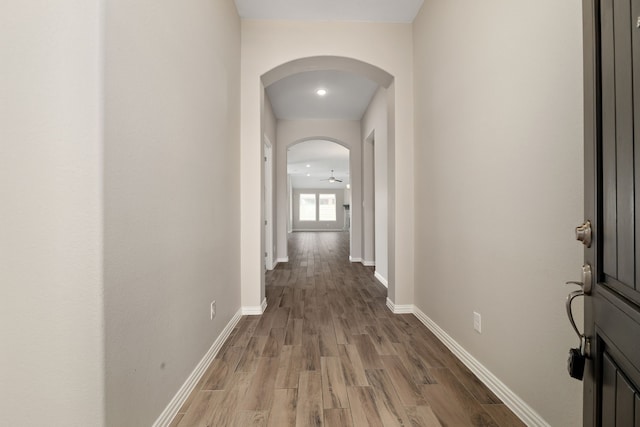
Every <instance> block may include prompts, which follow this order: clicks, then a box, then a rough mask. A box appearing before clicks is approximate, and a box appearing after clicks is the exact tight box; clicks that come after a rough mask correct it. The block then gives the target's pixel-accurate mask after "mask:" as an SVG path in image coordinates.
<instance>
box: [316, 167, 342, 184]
mask: <svg viewBox="0 0 640 427" xmlns="http://www.w3.org/2000/svg"><path fill="white" fill-rule="evenodd" d="M320 181H329V182H330V183H332V184H333V183H334V182H342V180H341V179H337V178H336V177H335V176H333V169H331V176H330V177H329V178H327V179H321V180H320Z"/></svg>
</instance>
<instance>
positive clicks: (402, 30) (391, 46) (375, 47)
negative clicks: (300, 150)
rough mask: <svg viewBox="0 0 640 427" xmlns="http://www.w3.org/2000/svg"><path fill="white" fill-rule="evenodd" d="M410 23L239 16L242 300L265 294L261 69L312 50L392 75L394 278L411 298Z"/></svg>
mask: <svg viewBox="0 0 640 427" xmlns="http://www.w3.org/2000/svg"><path fill="white" fill-rule="evenodd" d="M411 29H412V26H411V24H373V23H319V22H284V21H279V22H274V21H270V22H267V21H243V22H242V95H241V96H242V101H241V102H242V106H243V107H242V130H241V141H242V142H241V159H242V160H241V161H242V184H241V185H242V188H241V194H242V206H243V209H242V218H241V229H242V304H243V305H247V306H257V305H259V304H260V303H261V301H262V298H263V296H264V278H263V277H262V276H263V275H262V269H261V265H262V264H261V258H262V251H261V247H262V244H261V242H260V241H257V239H255V236H256V235H260V227H261V222H260V219H261V218H260V203H261V198H260V195H261V190H260V189H261V187H262V185H261V176H260V173H259V171H260V161H261V156H260V144H259V143H258V142H259V141H260V130H261V124H260V119H261V93H262V89H261V81H260V78H261V76H262V75H263V74H265V73H267V72H268V71H270V70H272V69H273V68H275V67H277V66H280V65H282V64H284V63H287V62H289V61H292V60H296V59H299V58H307V57H314V56H326V55H329V56H338V57H346V58H354V59H357V60H360V61H364V62H366V63H368V64H371V65H374V66H377V67H379V68H381V69H383V70H385V71H387V72H388V73H390V74H391V75H393V76H394V77H395V80H394V85H393V86H394V91H393V94H394V95H395V99H394V101H395V112H396V113H397V115H396V126H395V127H394V132H395V134H394V136H395V150H396V151H395V158H394V160H395V162H396V164H397V165H401V166H399V167H397V168H396V169H395V176H394V180H393V182H394V184H395V196H396V205H397V206H401V207H402V209H399V210H398V211H397V212H396V214H397V218H396V219H397V220H396V221H395V222H394V224H395V230H394V235H395V240H396V242H394V244H393V245H390V246H392V247H395V248H396V254H395V255H396V270H395V271H396V275H395V283H393V284H392V285H391V286H390V288H389V294H390V296H391V298H392V299H393V300H394V301H395V302H396V303H398V304H409V303H411V302H412V298H413V289H412V286H413V271H414V269H413V213H414V199H413V197H414V192H413V184H414V176H413V95H412V93H413V57H412V54H413V52H412V49H411V46H412V42H411V37H412V32H411Z"/></svg>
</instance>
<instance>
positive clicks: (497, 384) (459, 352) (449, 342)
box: [387, 299, 550, 427]
mask: <svg viewBox="0 0 640 427" xmlns="http://www.w3.org/2000/svg"><path fill="white" fill-rule="evenodd" d="M387 306H389V300H388V299H387ZM413 315H414V316H416V317H417V318H418V320H420V322H422V323H423V324H424V325H425V326H426V327H427V328H428V329H429V330H430V331H431V332H433V334H434V335H435V336H436V337H438V339H439V340H440V341H442V343H443V344H444V345H446V346H447V348H448V349H449V350H451V352H452V353H453V354H454V355H455V356H456V357H457V358H458V359H460V361H461V362H462V363H464V364H465V366H466V367H467V368H469V370H471V372H473V373H474V374H475V375H476V376H477V377H478V378H479V379H480V381H482V383H484V385H486V386H487V387H488V388H489V389H490V390H491V391H492V392H494V393H495V395H496V396H498V397H499V398H500V399H501V400H502V401H503V402H504V404H505V405H507V407H508V408H509V409H511V410H512V411H513V413H514V414H516V415H517V416H518V417H519V418H520V419H521V420H522V421H523V422H524V423H525V424H526V425H527V426H530V427H550V426H549V423H547V422H546V421H545V420H544V419H543V418H542V417H541V416H540V415H539V414H538V413H537V412H536V411H535V410H534V409H533V408H532V407H531V406H529V405H527V403H526V402H525V401H524V400H522V399H521V398H520V397H518V395H517V394H515V393H514V392H513V391H511V389H510V388H509V387H507V386H506V384H504V383H503V382H502V381H500V379H498V377H496V376H495V375H494V374H493V373H492V372H491V371H489V370H488V369H487V368H486V367H485V366H484V365H482V363H480V362H479V361H478V360H477V359H476V358H474V357H473V356H472V355H471V353H469V352H468V351H467V350H465V349H464V348H463V347H462V346H461V345H460V344H458V343H457V342H456V340H454V339H453V338H451V336H449V334H447V333H446V332H445V331H444V330H443V329H442V328H440V327H439V326H438V325H437V324H436V323H435V322H434V321H433V320H431V319H430V318H429V316H427V315H426V314H424V313H423V312H422V311H421V310H420V309H419V308H418V307H415V306H414V309H413Z"/></svg>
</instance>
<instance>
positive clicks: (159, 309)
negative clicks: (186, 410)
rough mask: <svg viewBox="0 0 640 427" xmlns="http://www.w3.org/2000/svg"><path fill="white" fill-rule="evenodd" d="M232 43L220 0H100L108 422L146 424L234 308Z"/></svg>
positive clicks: (233, 20)
mask: <svg viewBox="0 0 640 427" xmlns="http://www.w3.org/2000/svg"><path fill="white" fill-rule="evenodd" d="M239 55H240V22H239V18H238V16H237V13H236V9H235V5H234V3H233V1H232V0H224V1H216V2H211V1H208V0H194V1H190V2H187V3H184V2H180V3H176V2H170V1H160V2H158V1H155V0H153V1H152V0H135V1H131V0H113V1H109V2H107V5H106V71H105V89H106V94H107V97H106V123H105V169H104V174H105V225H104V230H105V260H104V263H105V269H104V272H105V281H106V283H105V314H106V371H107V387H106V407H107V424H108V425H109V426H118V427H123V426H148V425H151V424H152V423H153V421H154V420H155V419H156V418H157V417H158V415H159V414H160V413H161V412H162V410H163V409H164V408H165V406H166V405H167V404H168V403H169V401H170V400H171V398H172V397H173V395H174V394H175V393H176V392H177V391H178V389H179V388H180V386H181V385H182V384H183V382H184V381H185V380H186V379H187V377H188V376H189V374H190V373H191V372H192V370H193V369H194V368H195V367H196V365H197V363H198V362H199V361H200V360H201V358H202V357H203V356H204V355H205V353H206V352H207V350H208V349H209V348H210V346H211V345H212V343H213V342H214V340H215V339H216V338H217V337H218V335H219V334H220V333H221V331H222V330H223V328H224V327H225V326H226V325H227V323H228V322H229V321H230V319H231V318H232V317H233V315H234V314H235V313H236V312H237V311H238V309H239V308H240V274H239V273H240V264H239V258H240V241H239V236H240V223H239V217H240V200H239V192H240V186H239V182H240V179H241V176H240V173H239V166H240V161H239V154H240V152H239V114H240V113H239V112H240V104H239V100H240V92H239V87H240V86H239V85H240V80H239V76H240V68H239V67H240V56H239ZM256 136H257V139H256V141H255V143H256V147H258V149H260V143H261V135H260V134H259V133H258V134H257V135H256ZM257 160H259V158H258V159H257ZM257 170H258V171H259V170H260V168H259V167H258V169H257ZM214 299H215V300H216V301H217V316H216V318H215V319H213V320H210V319H209V304H210V302H211V301H212V300H214ZM87 425H90V424H87Z"/></svg>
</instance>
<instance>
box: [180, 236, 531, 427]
mask: <svg viewBox="0 0 640 427" xmlns="http://www.w3.org/2000/svg"><path fill="white" fill-rule="evenodd" d="M348 239H349V235H348V234H347V233H344V232H335V233H334V232H324V233H293V234H292V235H291V237H290V239H289V262H288V263H286V264H279V265H278V267H277V268H276V269H275V270H273V271H270V272H268V273H267V276H266V294H267V302H268V307H267V310H266V311H265V313H264V314H263V315H262V316H244V317H243V318H242V319H241V320H240V322H239V323H238V325H237V326H236V328H235V329H234V330H233V332H232V334H231V336H230V337H229V338H228V339H227V341H226V342H225V344H224V346H223V348H222V349H221V350H220V352H219V353H218V355H217V356H216V358H215V359H214V361H213V362H212V363H211V365H210V367H209V368H208V370H207V372H206V373H205V374H204V376H203V377H202V379H201V380H200V382H199V383H198V385H197V386H196V388H195V390H194V391H193V393H191V395H190V396H189V398H188V400H187V402H185V404H184V405H183V407H182V408H181V409H180V411H179V413H178V415H177V416H176V418H175V419H174V420H173V423H172V424H171V426H172V427H175V426H179V427H192V426H212V427H213V426H274V427H282V426H340V427H343V426H344V427H349V426H367V427H369V426H425V427H431V426H502V427H512V426H523V425H524V424H523V423H522V422H521V421H520V420H519V419H518V418H517V417H516V416H515V415H514V414H513V413H512V412H511V411H510V410H509V409H508V408H507V407H506V406H504V405H503V404H502V402H501V401H500V400H499V399H498V398H497V397H496V396H495V395H494V394H493V393H492V392H491V391H489V390H488V389H487V388H486V387H485V386H484V385H483V384H482V383H480V381H479V380H478V379H477V378H476V377H475V376H474V375H473V374H472V373H471V372H470V371H469V370H468V369H467V368H466V367H465V366H464V365H462V364H461V363H460V362H459V361H458V360H457V359H456V358H455V356H453V355H452V354H451V352H449V350H448V349H447V348H446V347H445V346H444V345H443V344H442V343H441V342H440V341H439V340H438V339H437V338H436V337H435V336H434V335H433V334H432V333H431V332H430V331H429V330H428V329H427V328H426V327H425V326H424V325H422V324H421V323H420V321H418V319H416V318H415V317H414V316H413V315H410V314H406V315H397V314H392V313H391V312H390V311H389V310H388V309H387V307H386V295H387V293H386V289H385V288H384V287H383V286H381V285H380V284H379V283H378V282H377V281H376V280H375V279H374V278H373V269H372V268H367V267H363V266H362V265H361V264H359V263H350V262H349V240H348Z"/></svg>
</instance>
